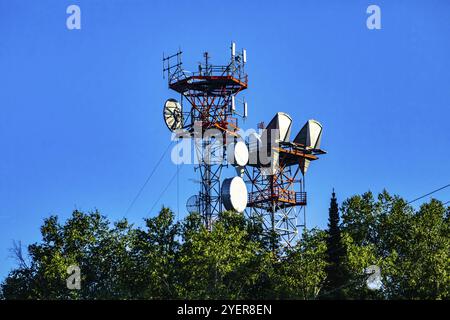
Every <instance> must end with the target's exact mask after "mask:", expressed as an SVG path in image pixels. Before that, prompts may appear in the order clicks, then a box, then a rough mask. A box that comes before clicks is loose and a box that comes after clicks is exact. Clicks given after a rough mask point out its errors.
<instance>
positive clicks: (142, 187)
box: [125, 141, 173, 215]
mask: <svg viewBox="0 0 450 320" xmlns="http://www.w3.org/2000/svg"><path fill="white" fill-rule="evenodd" d="M172 142H173V141H170V142H169V145H168V146H167V148H166V150H164V152H163V154H162V155H161V157H160V158H159V160H158V162H157V163H156V165H155V166H154V167H153V169H152V171H151V172H150V174H149V175H148V177H147V179H146V180H145V182H144V184H143V185H142V186H141V188H140V189H139V191H138V193H137V194H136V196H135V197H134V199H133V201H131V203H130V205H129V206H128V209H127V211H125V215H127V214H128V213H129V212H130V210H131V208H132V207H133V206H134V204H135V203H136V201H137V199H138V198H139V197H140V196H141V193H142V191H144V189H145V187H146V186H147V184H148V182H149V181H150V179H151V178H152V176H153V174H154V173H155V172H156V169H157V168H158V166H159V165H160V164H161V162H162V160H163V159H164V157H165V156H166V154H167V151H169V148H170V146H171V145H172Z"/></svg>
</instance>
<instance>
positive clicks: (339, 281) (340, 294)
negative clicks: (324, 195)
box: [321, 190, 349, 299]
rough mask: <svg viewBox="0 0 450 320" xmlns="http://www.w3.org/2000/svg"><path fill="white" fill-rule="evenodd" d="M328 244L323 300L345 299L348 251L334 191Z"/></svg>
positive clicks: (329, 218)
mask: <svg viewBox="0 0 450 320" xmlns="http://www.w3.org/2000/svg"><path fill="white" fill-rule="evenodd" d="M326 244H327V246H326V247H327V249H326V255H325V261H326V267H325V273H326V278H325V281H324V285H323V288H322V292H321V298H323V299H344V298H345V297H346V293H345V292H346V290H345V288H344V286H345V284H346V283H347V282H348V280H349V275H348V271H347V265H346V262H345V259H346V251H345V250H346V249H345V247H344V245H343V242H342V237H341V229H340V218H339V208H338V204H337V199H336V194H335V193H334V190H333V193H332V198H331V203H330V209H329V216H328V230H327V237H326Z"/></svg>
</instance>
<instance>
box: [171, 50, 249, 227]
mask: <svg viewBox="0 0 450 320" xmlns="http://www.w3.org/2000/svg"><path fill="white" fill-rule="evenodd" d="M181 56H182V52H181V51H178V52H177V53H176V54H174V55H172V56H168V57H163V65H164V66H163V71H164V73H165V74H166V75H167V78H168V85H169V88H170V89H172V90H174V91H176V92H177V93H179V94H180V97H181V107H182V109H184V108H185V106H184V105H183V102H184V101H187V102H188V103H189V107H188V108H187V109H189V111H187V112H184V111H182V114H181V115H180V117H181V118H182V120H181V125H180V127H179V128H178V129H180V131H182V133H183V135H184V136H185V135H186V133H187V134H188V135H189V137H191V138H193V139H194V141H195V150H196V155H197V159H198V165H197V166H196V171H199V173H200V184H201V187H200V192H199V194H198V198H197V199H196V203H195V204H196V206H197V207H198V211H199V213H200V214H201V216H202V218H203V220H204V223H205V225H206V226H207V227H208V228H210V227H211V224H212V222H213V221H214V219H215V218H216V217H217V215H218V214H219V213H220V212H221V211H222V201H221V179H220V177H221V173H222V169H223V167H224V166H225V165H226V148H227V143H229V141H227V140H230V139H234V137H236V136H237V131H238V130H239V128H238V119H237V116H243V117H245V116H246V113H247V110H246V104H245V107H244V110H243V112H242V113H240V114H239V113H238V112H237V111H236V106H237V100H236V95H237V94H238V93H240V92H241V91H243V90H245V89H247V83H248V80H247V74H246V73H245V70H244V65H245V62H246V52H245V50H243V51H242V52H241V53H239V54H236V52H235V44H234V43H233V44H232V47H231V59H230V62H229V63H228V64H227V65H220V66H217V65H212V64H210V56H209V54H208V53H207V52H205V53H204V55H203V56H204V63H199V65H198V71H196V72H188V71H186V70H185V69H184V68H183V64H182V61H181ZM208 132H212V133H213V134H212V135H208ZM205 134H206V136H205Z"/></svg>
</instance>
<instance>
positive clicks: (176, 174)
mask: <svg viewBox="0 0 450 320" xmlns="http://www.w3.org/2000/svg"><path fill="white" fill-rule="evenodd" d="M180 169H181V166H178V167H177V170H176V171H175V174H174V175H173V176H172V178H170V180H169V182H168V183H167V185H166V186H165V187H164V189H163V191H161V193H160V194H159V196H158V199H157V200H156V201H155V203H154V204H153V206H152V208H151V209H150V213H151V212H152V211H153V209H154V208H155V207H156V205H157V204H158V203H159V201H160V200H161V198H162V197H163V195H164V193H166V191H167V189H168V188H169V187H170V185H171V184H172V182H173V180H175V178H176V177H177V176H178V172H179V171H180Z"/></svg>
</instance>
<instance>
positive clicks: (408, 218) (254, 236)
mask: <svg viewBox="0 0 450 320" xmlns="http://www.w3.org/2000/svg"><path fill="white" fill-rule="evenodd" d="M337 209H338V208H337V204H336V203H335V202H333V201H332V203H331V208H330V225H329V229H328V230H318V229H313V230H309V231H305V232H304V234H303V235H302V237H301V240H300V241H299V242H298V244H297V245H296V246H295V247H292V248H287V249H285V250H283V252H282V253H281V252H279V251H274V250H273V247H272V246H271V245H270V244H268V243H270V241H267V237H266V236H265V235H264V233H263V232H262V228H261V225H260V224H259V223H258V221H255V220H251V219H249V218H246V217H245V216H244V215H241V214H237V213H233V212H224V213H223V214H222V215H221V216H220V217H219V220H218V221H217V222H216V223H215V224H214V226H213V228H212V230H206V229H205V228H204V227H203V225H202V223H201V220H200V218H199V216H198V215H196V214H190V215H188V216H187V217H186V218H185V219H184V220H182V221H175V219H174V214H173V213H172V212H171V211H170V210H169V209H168V208H163V209H162V210H161V211H160V212H159V214H158V215H157V216H156V217H153V218H147V219H145V227H143V228H137V227H135V226H133V225H132V224H130V223H129V222H128V221H127V220H126V219H123V220H121V221H117V222H115V223H111V222H110V221H109V220H108V219H107V218H106V217H105V216H103V215H101V214H100V213H99V212H97V211H95V212H91V213H83V212H80V211H74V212H73V214H72V216H71V217H70V219H68V220H67V221H65V222H64V223H63V222H61V221H60V220H59V219H58V218H57V217H56V216H51V217H50V218H48V219H46V220H45V221H44V223H43V225H42V227H41V234H42V240H41V241H40V242H38V243H34V244H32V245H30V246H28V254H27V256H23V255H22V253H21V250H20V248H16V250H15V252H16V255H17V256H18V261H19V263H18V266H17V268H15V269H14V270H12V271H11V272H10V274H9V275H8V276H7V278H6V279H4V281H3V282H2V285H1V295H2V297H3V298H4V299H318V298H323V297H325V296H327V297H333V294H332V293H333V292H340V293H342V292H345V298H349V299H449V298H450V264H449V258H450V236H449V235H450V222H449V216H450V208H449V207H447V208H445V207H444V205H443V204H442V203H441V202H440V201H437V200H431V201H430V202H428V203H426V204H423V205H422V206H421V207H420V208H419V209H418V210H414V209H413V208H412V207H411V206H409V205H407V204H406V202H405V201H404V200H403V199H401V198H400V197H397V196H391V195H389V194H388V193H387V192H383V193H381V194H379V195H378V197H377V198H374V196H373V194H372V193H370V192H367V193H365V194H363V195H361V196H353V197H351V198H349V199H347V200H345V201H344V202H343V204H342V206H341V209H340V212H341V216H342V223H340V224H339V223H338V222H339V215H337V216H336V212H337ZM338 238H339V239H340V240H339V241H338V242H336V239H338ZM336 248H337V249H336ZM333 250H334V252H336V250H338V251H339V254H340V256H339V259H337V260H336V259H334V256H333ZM333 259H334V260H336V261H335V263H334V264H333V261H334V260H333ZM332 264H333V265H332ZM71 265H77V266H79V268H80V272H81V274H80V275H81V287H80V289H79V290H73V289H72V290H70V289H68V288H67V284H66V280H67V278H68V277H69V274H68V273H67V269H68V267H69V266H71ZM370 265H377V266H379V267H380V268H381V276H382V287H381V289H380V290H377V291H371V290H369V289H368V288H367V285H366V279H367V275H366V274H365V273H364V269H365V268H367V267H368V266H370ZM336 266H338V268H341V269H336ZM344 269H345V270H346V271H345V276H342V274H338V275H336V274H333V272H334V273H336V272H341V271H342V270H344ZM336 276H337V278H335V279H334V280H333V277H336ZM336 279H337V280H336ZM341 282H342V283H341ZM333 285H334V286H337V285H339V288H333ZM343 290H344V291H343ZM343 297H344V296H342V295H340V296H338V297H337V298H343ZM335 298H336V297H335Z"/></svg>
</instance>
